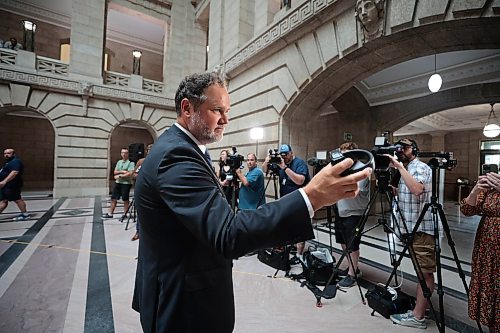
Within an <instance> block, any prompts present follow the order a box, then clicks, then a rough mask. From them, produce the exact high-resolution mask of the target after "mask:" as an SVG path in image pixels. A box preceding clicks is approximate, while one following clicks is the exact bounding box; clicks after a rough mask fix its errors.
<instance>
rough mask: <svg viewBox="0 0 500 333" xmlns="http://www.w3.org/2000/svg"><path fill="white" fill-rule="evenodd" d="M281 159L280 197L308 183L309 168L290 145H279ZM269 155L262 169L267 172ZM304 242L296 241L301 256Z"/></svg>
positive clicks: (298, 253) (279, 170) (298, 254)
mask: <svg viewBox="0 0 500 333" xmlns="http://www.w3.org/2000/svg"><path fill="white" fill-rule="evenodd" d="M279 154H280V156H281V161H280V164H279V165H278V166H279V169H278V172H279V182H280V197H281V198H282V197H283V196H285V195H287V194H288V193H292V192H294V191H296V190H298V189H299V188H301V187H304V186H305V185H307V183H309V180H310V176H309V168H308V167H307V164H306V162H305V161H304V160H302V159H300V158H298V157H297V156H295V155H294V154H293V151H292V147H290V145H287V144H283V145H281V147H280V149H279ZM270 161H271V156H267V157H266V159H265V161H264V163H263V164H262V169H263V171H264V172H266V173H267V170H268V167H269V162H270ZM304 247H305V242H301V243H297V256H298V257H299V258H302V253H303V252H304Z"/></svg>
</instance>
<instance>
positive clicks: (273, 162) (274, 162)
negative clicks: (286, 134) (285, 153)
mask: <svg viewBox="0 0 500 333" xmlns="http://www.w3.org/2000/svg"><path fill="white" fill-rule="evenodd" d="M269 157H270V159H269V163H268V170H271V171H272V172H273V173H275V174H277V173H279V170H280V164H281V156H280V154H279V153H278V148H274V149H269Z"/></svg>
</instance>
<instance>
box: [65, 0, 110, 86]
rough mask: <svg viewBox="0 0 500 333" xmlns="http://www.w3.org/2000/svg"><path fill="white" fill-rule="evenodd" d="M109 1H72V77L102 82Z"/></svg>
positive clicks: (70, 68)
mask: <svg viewBox="0 0 500 333" xmlns="http://www.w3.org/2000/svg"><path fill="white" fill-rule="evenodd" d="M106 17H107V7H106V0H73V2H72V11H71V53H70V67H69V70H70V75H71V76H72V77H73V78H79V79H81V80H86V81H92V82H95V83H102V70H103V63H104V45H105V42H106Z"/></svg>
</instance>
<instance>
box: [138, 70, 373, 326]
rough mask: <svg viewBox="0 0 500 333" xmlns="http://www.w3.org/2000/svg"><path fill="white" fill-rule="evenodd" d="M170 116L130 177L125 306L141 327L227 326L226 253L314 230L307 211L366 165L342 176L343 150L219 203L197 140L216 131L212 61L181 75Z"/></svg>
mask: <svg viewBox="0 0 500 333" xmlns="http://www.w3.org/2000/svg"><path fill="white" fill-rule="evenodd" d="M175 107H176V111H177V122H176V123H175V124H174V125H173V126H172V127H170V129H168V130H167V131H166V132H165V133H163V134H162V135H161V136H160V137H159V138H158V140H157V142H156V143H155V145H154V147H153V149H152V150H151V152H150V153H149V155H148V157H147V158H146V159H145V160H144V163H143V164H142V168H141V172H140V173H139V175H138V177H137V183H136V187H135V204H136V209H137V213H138V218H139V220H140V221H141V225H140V229H141V230H140V234H141V237H140V240H139V260H138V264H137V276H136V286H135V291H134V304H133V307H134V309H136V310H137V311H139V312H140V317H141V324H142V328H143V330H144V332H176V333H177V332H218V333H224V332H232V330H233V327H234V297H233V283H232V258H237V257H240V256H243V255H244V254H245V253H248V252H251V251H254V250H256V249H259V248H266V247H272V246H279V245H283V244H285V243H295V242H298V241H303V240H307V239H311V238H313V237H314V235H313V232H312V227H311V222H310V221H311V217H312V215H313V214H314V211H315V210H317V209H319V208H321V207H323V206H325V205H331V204H333V203H335V202H336V201H337V200H339V199H342V198H347V197H354V196H356V194H357V191H358V187H357V182H358V181H359V180H361V179H364V178H366V177H367V176H369V174H370V170H369V169H367V170H365V171H362V172H359V173H357V174H354V175H350V176H348V177H340V176H339V174H340V173H341V172H342V171H343V170H344V169H346V168H348V167H350V166H351V165H352V160H350V159H346V160H344V161H343V162H341V163H339V164H337V165H336V166H327V167H325V168H323V170H322V171H321V172H320V173H318V175H317V176H316V177H315V178H313V179H312V180H311V182H310V183H309V184H308V185H307V186H306V187H304V188H303V189H300V190H299V191H295V192H293V193H290V194H289V195H287V196H284V197H283V198H281V199H280V200H277V201H274V202H272V203H269V204H266V205H263V206H261V207H260V208H259V209H257V210H248V211H240V212H238V213H237V214H235V213H234V212H233V211H232V210H231V207H230V206H229V205H228V202H227V200H226V198H225V197H224V192H223V190H222V188H221V186H220V183H219V180H218V179H217V175H216V174H215V173H214V170H213V168H212V166H211V161H210V160H209V158H208V157H206V156H205V152H206V147H205V145H206V144H209V143H213V142H216V141H219V140H221V139H222V136H223V133H224V129H225V127H226V125H227V124H228V112H229V109H230V103H229V95H228V92H227V89H226V85H225V81H224V77H223V74H222V73H221V72H219V71H215V72H211V73H204V74H193V75H191V76H189V77H186V78H185V79H184V80H183V81H182V82H181V84H180V85H179V88H178V90H177V93H176V95H175Z"/></svg>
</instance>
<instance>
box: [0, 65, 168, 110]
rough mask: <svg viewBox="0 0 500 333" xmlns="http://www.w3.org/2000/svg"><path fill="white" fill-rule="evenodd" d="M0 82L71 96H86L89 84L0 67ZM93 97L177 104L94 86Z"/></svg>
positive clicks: (149, 95) (123, 90)
mask: <svg viewBox="0 0 500 333" xmlns="http://www.w3.org/2000/svg"><path fill="white" fill-rule="evenodd" d="M0 80H5V81H13V82H21V83H26V84H30V85H35V86H40V87H46V88H49V89H53V90H59V91H61V90H62V91H63V92H64V93H69V94H79V95H84V94H85V93H86V90H87V89H85V88H86V87H87V86H88V84H87V82H79V81H74V80H69V79H64V78H57V77H53V76H49V74H43V75H42V74H35V73H27V72H23V71H20V70H16V69H7V68H4V66H3V65H0ZM91 88H92V89H91V93H92V94H91V95H92V96H94V97H107V98H113V99H118V100H122V101H125V102H140V103H144V104H146V105H154V106H160V107H167V108H174V107H175V103H174V100H173V99H172V98H167V97H163V96H159V95H152V94H147V93H141V92H134V91H130V90H125V89H117V88H114V87H110V86H106V85H93V86H92V87H91Z"/></svg>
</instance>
